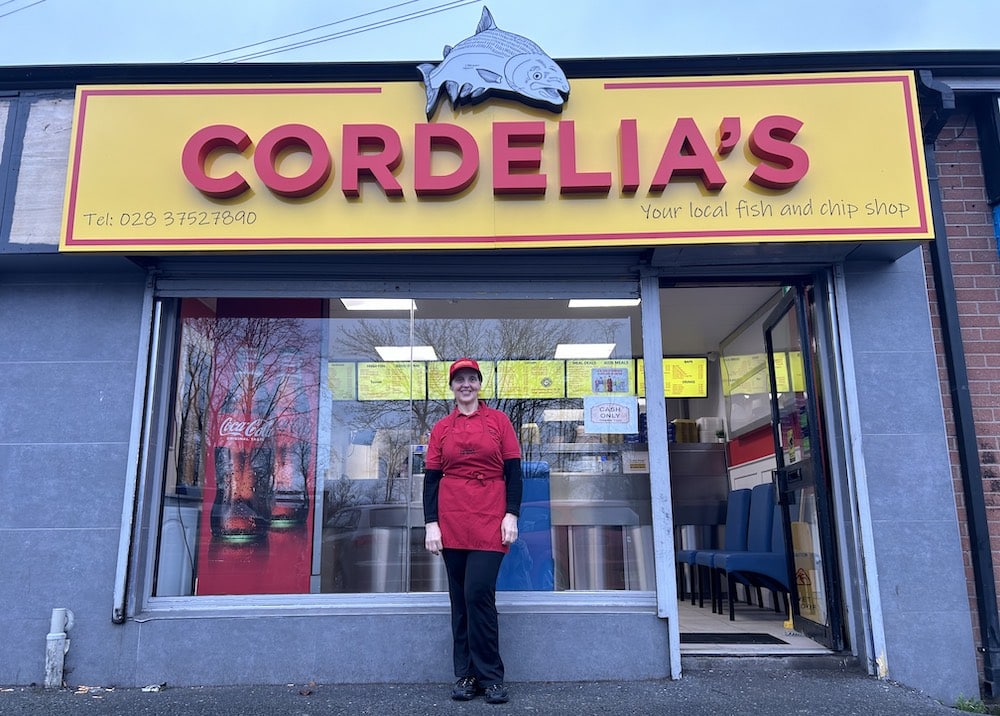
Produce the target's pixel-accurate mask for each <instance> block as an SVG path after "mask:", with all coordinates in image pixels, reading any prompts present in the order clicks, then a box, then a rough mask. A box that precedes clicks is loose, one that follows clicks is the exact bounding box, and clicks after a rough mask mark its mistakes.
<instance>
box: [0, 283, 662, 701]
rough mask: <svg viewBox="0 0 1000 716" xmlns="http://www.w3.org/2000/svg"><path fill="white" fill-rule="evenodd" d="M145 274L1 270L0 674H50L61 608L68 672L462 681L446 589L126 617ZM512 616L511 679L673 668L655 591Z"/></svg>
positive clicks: (508, 613) (151, 678)
mask: <svg viewBox="0 0 1000 716" xmlns="http://www.w3.org/2000/svg"><path fill="white" fill-rule="evenodd" d="M143 285H144V275H143V274H142V273H141V272H139V271H138V270H133V271H131V272H125V273H120V274H117V275H103V276H87V275H86V274H85V273H84V272H78V273H67V274H58V275H47V276H46V275H37V274H16V273H3V272H2V271H0V396H2V399H0V494H3V495H4V496H5V498H4V499H3V500H2V501H0V559H2V561H3V564H4V578H3V579H2V580H0V604H3V605H5V609H4V616H3V618H2V623H3V630H2V633H3V638H4V645H3V649H0V684H29V683H41V682H42V681H43V679H44V674H45V669H44V657H45V635H46V633H47V632H48V626H49V617H50V614H51V610H52V609H53V608H55V607H66V608H69V609H71V610H72V611H73V612H74V614H75V617H76V624H75V626H74V628H73V629H72V631H71V632H70V639H71V643H70V651H69V653H68V655H67V658H66V679H67V682H68V683H71V684H90V685H107V686H111V685H123V686H142V685H145V684H149V683H161V682H168V683H171V684H228V683H281V682H286V681H299V682H302V681H308V680H310V679H316V680H321V681H324V682H342V683H343V682H385V681H411V682H420V681H443V680H449V679H450V678H451V654H450V648H451V647H450V643H451V642H450V637H449V633H450V626H449V617H448V613H447V599H446V597H445V596H444V595H441V603H440V606H439V607H437V608H431V609H428V608H426V607H425V608H423V609H421V610H420V611H421V613H418V614H414V613H410V612H409V610H407V609H405V608H401V609H400V610H399V613H389V614H385V613H382V614H377V615H376V614H370V615H358V614H357V613H356V610H354V611H355V613H354V614H353V615H345V614H337V613H336V610H335V609H321V610H316V609H304V610H303V612H307V613H303V614H292V615H291V616H288V615H286V616H260V615H259V614H258V615H256V616H253V615H250V616H235V617H234V616H220V615H219V614H218V613H215V614H213V613H211V612H207V611H202V612H200V613H198V614H189V615H186V616H183V615H176V614H175V615H174V616H166V617H158V616H156V615H152V614H141V615H140V616H139V618H138V619H136V620H129V621H128V622H127V623H125V624H123V625H115V624H113V623H112V621H111V610H112V602H113V599H112V597H113V587H114V576H115V563H116V558H117V550H118V539H119V530H120V526H121V524H120V523H121V514H122V500H123V496H124V494H125V485H126V481H127V480H130V479H133V477H132V476H130V475H129V474H128V468H127V454H128V446H129V439H130V435H131V432H132V430H133V426H132V425H131V424H130V416H131V414H132V404H133V385H134V381H135V371H136V357H137V350H138V340H139V335H140V333H141V330H140V321H141V316H140V312H141V311H140V309H141V305H142V291H143ZM290 601H292V602H294V597H293V598H291V599H290ZM293 611H294V610H293ZM501 629H502V648H503V649H504V654H505V657H506V661H507V672H508V676H509V678H510V679H512V680H530V679H555V680H561V679H562V680H575V679H602V678H604V679H612V678H624V679H630V678H631V679H637V678H660V677H665V676H669V673H670V669H669V663H668V661H669V660H668V653H669V649H668V644H667V625H666V622H664V621H662V620H660V619H658V618H657V617H656V616H655V608H654V607H653V605H652V604H651V605H650V606H649V608H648V611H646V612H644V613H635V612H628V611H621V610H617V611H616V613H614V614H608V613H591V614H575V615H574V614H560V613H551V612H550V613H545V614H532V613H530V610H525V609H511V610H502V613H501Z"/></svg>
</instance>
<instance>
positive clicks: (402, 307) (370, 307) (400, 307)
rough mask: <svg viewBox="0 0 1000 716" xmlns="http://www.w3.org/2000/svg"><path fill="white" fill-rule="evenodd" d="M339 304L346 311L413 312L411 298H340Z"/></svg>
mask: <svg viewBox="0 0 1000 716" xmlns="http://www.w3.org/2000/svg"><path fill="white" fill-rule="evenodd" d="M340 302H341V303H343V304H344V308H346V309H347V310H348V311H415V310H417V304H416V303H415V302H414V300H413V299H412V298H342V299H340Z"/></svg>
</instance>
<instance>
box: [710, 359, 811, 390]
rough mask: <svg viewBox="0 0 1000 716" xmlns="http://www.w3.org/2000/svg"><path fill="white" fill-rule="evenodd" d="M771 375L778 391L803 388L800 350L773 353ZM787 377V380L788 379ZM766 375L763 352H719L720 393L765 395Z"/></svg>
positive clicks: (767, 388) (767, 379)
mask: <svg viewBox="0 0 1000 716" xmlns="http://www.w3.org/2000/svg"><path fill="white" fill-rule="evenodd" d="M774 379H775V381H776V382H777V385H776V386H775V387H776V388H777V391H778V392H779V393H787V392H788V391H789V390H793V391H795V392H796V393H801V392H803V391H805V389H806V380H805V373H804V368H803V364H802V353H801V352H800V351H792V352H791V353H775V354H774ZM789 381H791V382H789ZM769 385H770V378H769V377H768V375H767V355H766V354H764V353H754V354H752V355H737V356H723V358H722V391H723V394H724V395H733V394H744V395H766V394H767V393H769V392H770V388H769Z"/></svg>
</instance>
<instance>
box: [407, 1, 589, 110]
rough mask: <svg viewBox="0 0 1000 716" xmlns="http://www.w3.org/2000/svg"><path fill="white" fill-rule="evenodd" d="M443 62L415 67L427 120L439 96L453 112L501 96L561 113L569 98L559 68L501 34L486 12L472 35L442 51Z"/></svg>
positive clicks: (537, 50)
mask: <svg viewBox="0 0 1000 716" xmlns="http://www.w3.org/2000/svg"><path fill="white" fill-rule="evenodd" d="M443 57H444V59H443V60H442V61H441V62H439V63H438V64H436V65H434V64H431V63H429V62H428V63H424V64H421V65H417V69H418V70H420V74H421V75H423V78H424V87H425V88H426V89H427V118H428V119H430V118H431V117H432V116H433V115H434V111H435V109H436V108H437V105H438V101H439V100H440V99H441V90H444V91H445V92H446V93H447V95H448V97H449V99H451V106H452V108H453V109H454V108H455V107H457V106H459V105H461V104H475V103H477V102H481V101H482V100H484V99H486V98H487V97H489V96H491V95H501V96H506V97H510V98H513V99H516V100H518V101H519V102H523V103H524V104H527V105H529V106H532V107H538V108H541V109H548V110H550V111H553V112H561V111H562V108H563V104H564V103H565V102H566V100H567V99H568V98H569V82H568V81H567V80H566V75H565V74H563V71H562V70H561V69H560V68H559V65H557V64H556V63H555V62H554V61H553V60H552V58H551V57H549V56H548V55H546V54H545V52H544V51H543V50H542V48H541V47H539V46H538V45H536V44H535V43H534V42H532V41H531V40H529V39H528V38H526V37H522V36H521V35H515V34H514V33H512V32H507V31H505V30H501V29H499V28H498V27H497V24H496V23H495V22H494V21H493V16H492V15H491V14H490V11H489V9H488V8H485V7H484V8H483V16H482V18H481V19H480V20H479V26H478V27H477V28H476V34H475V35H473V36H472V37H467V38H466V39H464V40H462V41H461V42H459V43H458V44H457V45H455V46H454V47H451V46H450V45H445V48H444V53H443Z"/></svg>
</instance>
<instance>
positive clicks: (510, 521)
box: [500, 512, 517, 547]
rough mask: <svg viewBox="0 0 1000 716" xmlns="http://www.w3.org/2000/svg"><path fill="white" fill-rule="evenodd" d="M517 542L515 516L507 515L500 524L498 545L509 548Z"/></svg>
mask: <svg viewBox="0 0 1000 716" xmlns="http://www.w3.org/2000/svg"><path fill="white" fill-rule="evenodd" d="M516 541H517V515H512V514H511V513H509V512H508V513H507V514H505V515H504V516H503V521H501V522H500V543H501V544H503V545H504V546H505V547H509V546H510V545H512V544H514V543H515V542H516Z"/></svg>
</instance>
